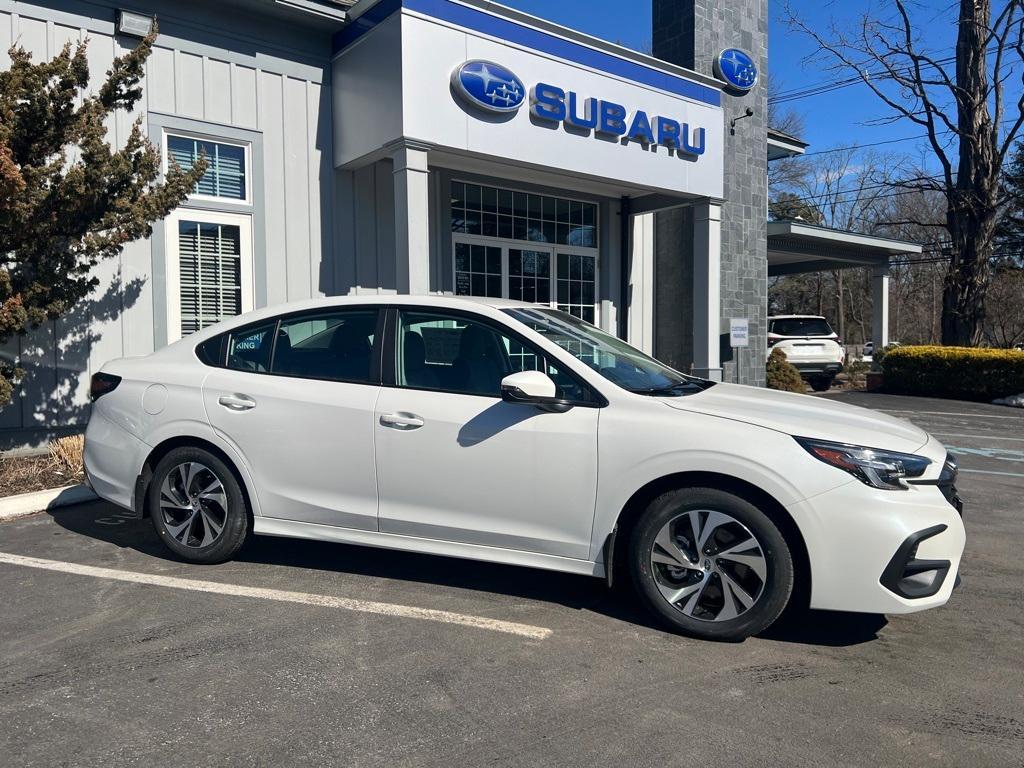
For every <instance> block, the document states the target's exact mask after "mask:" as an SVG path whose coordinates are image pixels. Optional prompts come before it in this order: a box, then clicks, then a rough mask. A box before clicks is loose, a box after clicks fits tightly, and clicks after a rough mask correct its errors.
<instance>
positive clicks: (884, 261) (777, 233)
mask: <svg viewBox="0 0 1024 768" xmlns="http://www.w3.org/2000/svg"><path fill="white" fill-rule="evenodd" d="M912 253H921V246H920V245H917V244H916V243H908V242H906V241H903V240H890V239H889V238H886V237H874V236H872V235H862V234H860V233H858V232H845V231H843V230H840V229H829V228H828V227H818V226H815V225H813V224H808V223H806V222H803V221H795V220H792V219H784V220H782V221H769V222H768V276H769V277H776V276H779V275H795V274H800V273H804V272H821V271H823V270H830V269H851V268H853V267H888V265H889V259H890V258H891V257H892V256H899V255H902V254H912Z"/></svg>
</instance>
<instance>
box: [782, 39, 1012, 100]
mask: <svg viewBox="0 0 1024 768" xmlns="http://www.w3.org/2000/svg"><path fill="white" fill-rule="evenodd" d="M998 49H999V46H998V45H994V46H992V47H991V48H988V49H986V50H985V53H986V54H988V53H995V52H997V51H998ZM955 61H956V55H955V54H954V55H952V56H945V57H943V58H941V59H936V60H934V61H932V62H925V63H924V67H925V68H928V67H934V68H936V69H938V68H940V67H941V65H943V64H952V63H953V62H955ZM913 69H914V67H913V66H907V67H904V68H902V69H901V68H896V69H895V71H896V73H897V74H900V75H907V74H910V73H911V72H912V71H913ZM866 77H867V79H868V80H891V79H893V77H894V75H892V74H890V73H889V72H888V71H887V70H881V71H878V72H868V73H866ZM864 79H865V74H864V73H862V74H858V75H856V76H853V77H848V78H846V79H844V80H833V81H828V80H822V81H819V82H818V83H812V84H810V85H806V86H804V87H802V88H795V89H793V90H790V91H783V92H782V93H779V94H776V95H775V96H772V97H770V98H769V99H768V103H769V104H784V103H786V102H788V101H797V100H799V99H806V98H810V97H811V96H820V95H821V94H824V93H831V92H832V91H837V90H839V89H841V88H848V87H849V86H851V85H856V84H857V83H863V82H864Z"/></svg>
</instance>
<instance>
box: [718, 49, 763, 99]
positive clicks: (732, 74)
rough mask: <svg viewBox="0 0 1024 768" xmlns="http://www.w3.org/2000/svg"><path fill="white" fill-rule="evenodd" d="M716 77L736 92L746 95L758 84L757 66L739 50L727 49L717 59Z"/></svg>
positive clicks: (748, 56) (744, 52)
mask: <svg viewBox="0 0 1024 768" xmlns="http://www.w3.org/2000/svg"><path fill="white" fill-rule="evenodd" d="M715 75H717V76H718V77H719V78H721V79H722V80H725V82H726V83H728V84H729V87H730V88H731V89H732V90H734V91H739V92H740V93H746V92H747V91H749V90H750V89H751V88H753V87H754V86H755V85H756V84H757V64H755V63H754V59H753V57H752V56H751V55H750V54H749V53H747V52H746V51H741V50H740V49H739V48H726V49H725V50H724V51H722V52H721V53H720V54H719V55H718V58H717V59H715Z"/></svg>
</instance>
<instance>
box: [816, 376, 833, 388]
mask: <svg viewBox="0 0 1024 768" xmlns="http://www.w3.org/2000/svg"><path fill="white" fill-rule="evenodd" d="M831 388H832V377H831V376H815V377H814V378H812V379H811V389H813V390H814V391H815V392H828V391H829V390H830V389H831Z"/></svg>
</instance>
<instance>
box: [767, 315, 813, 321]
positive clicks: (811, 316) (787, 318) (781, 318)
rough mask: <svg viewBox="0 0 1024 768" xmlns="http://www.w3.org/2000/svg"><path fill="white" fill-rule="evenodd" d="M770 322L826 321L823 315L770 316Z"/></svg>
mask: <svg viewBox="0 0 1024 768" xmlns="http://www.w3.org/2000/svg"><path fill="white" fill-rule="evenodd" d="M768 319H769V320H824V319H825V318H824V317H823V316H822V315H769V316H768Z"/></svg>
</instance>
